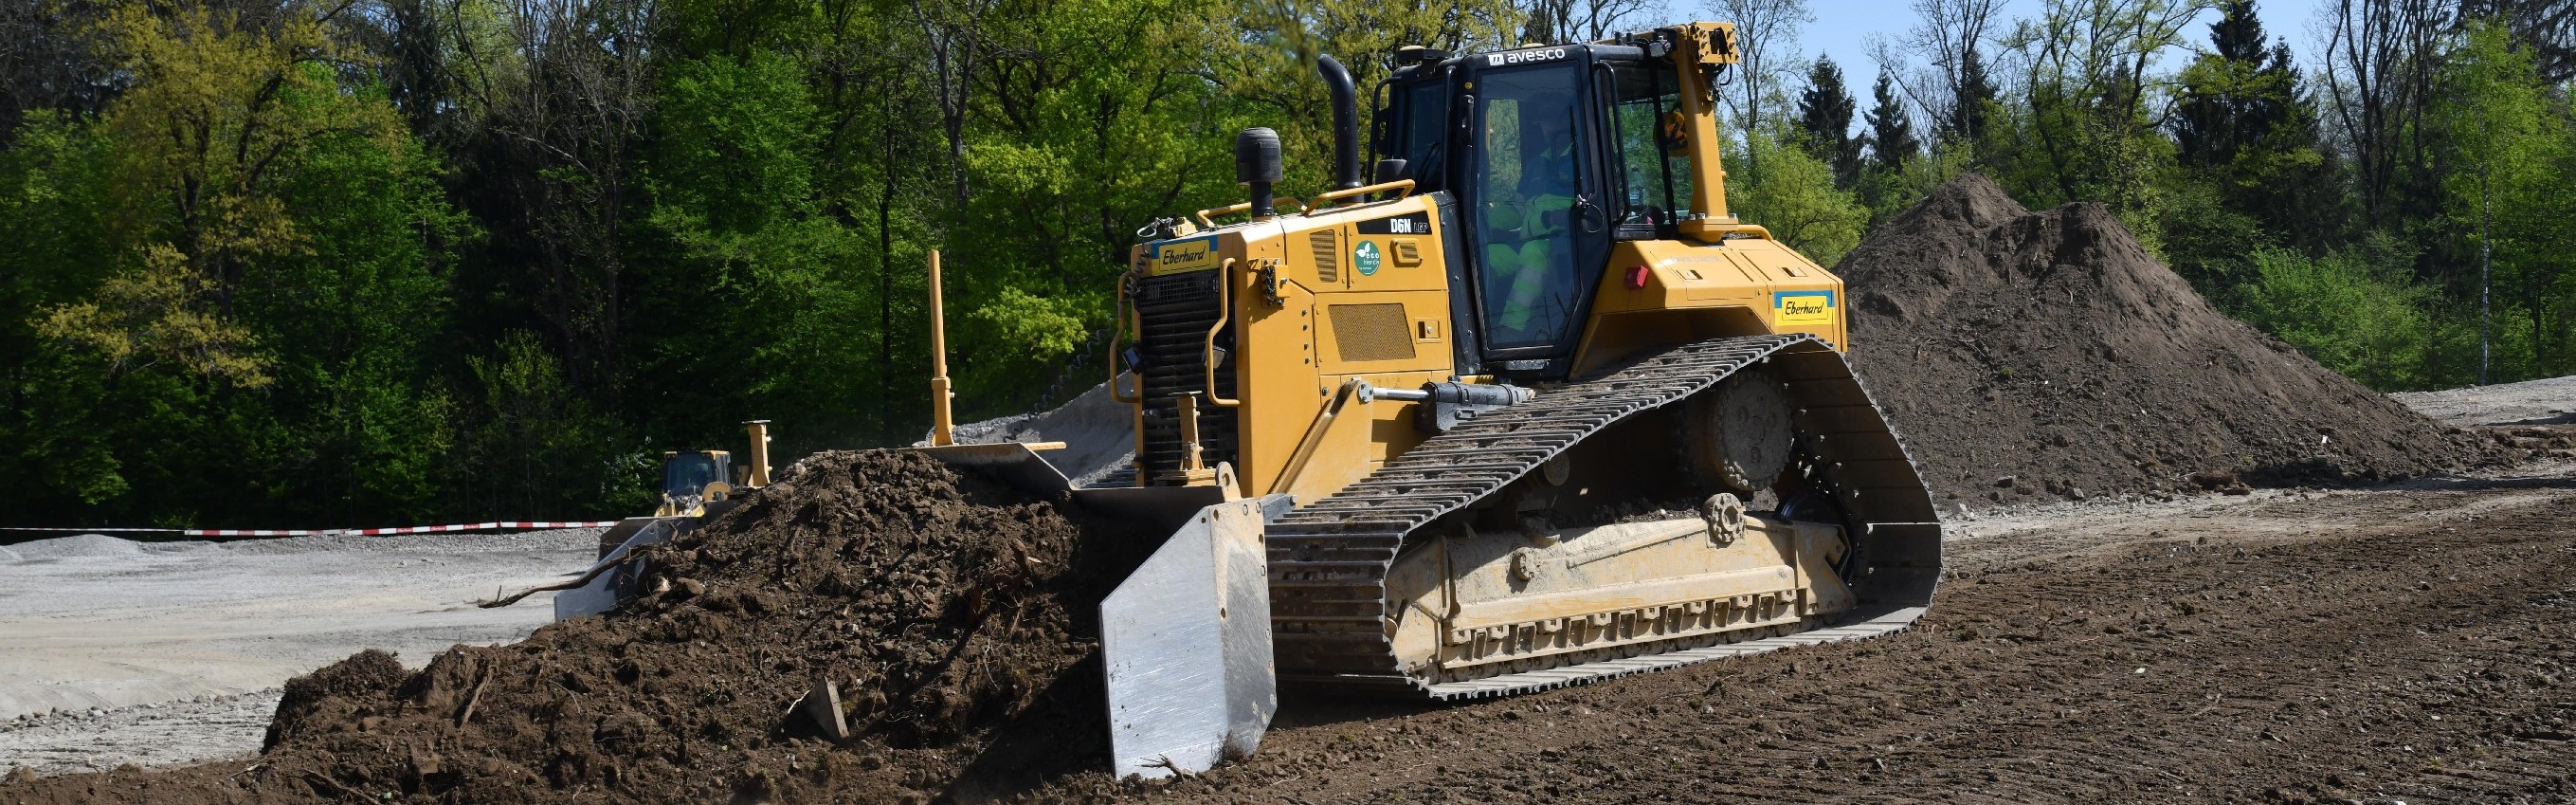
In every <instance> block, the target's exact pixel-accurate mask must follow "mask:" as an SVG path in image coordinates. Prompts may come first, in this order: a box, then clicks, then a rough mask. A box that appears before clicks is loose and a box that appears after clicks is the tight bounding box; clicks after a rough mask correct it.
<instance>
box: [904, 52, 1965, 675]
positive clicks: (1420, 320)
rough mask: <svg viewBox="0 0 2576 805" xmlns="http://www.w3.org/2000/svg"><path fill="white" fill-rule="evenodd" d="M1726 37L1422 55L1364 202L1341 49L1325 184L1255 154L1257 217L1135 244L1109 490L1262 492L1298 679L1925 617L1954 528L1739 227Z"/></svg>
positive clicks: (1146, 234)
mask: <svg viewBox="0 0 2576 805" xmlns="http://www.w3.org/2000/svg"><path fill="white" fill-rule="evenodd" d="M1735 35H1736V33H1735V29H1734V27H1733V26H1732V25H1728V24H1725V23H1707V22H1701V23H1689V24H1682V25H1674V26H1670V27H1665V28H1658V29H1655V30H1651V31H1645V32H1641V33H1636V34H1631V35H1624V36H1618V37H1613V38H1610V39H1606V40H1602V41H1597V42H1591V43H1584V44H1561V45H1546V46H1536V47H1523V48H1519V49H1515V50H1508V51H1502V52H1494V53H1479V54H1473V55H1452V54H1448V53H1441V52H1436V51H1431V50H1426V49H1423V48H1418V47H1417V48H1406V49H1403V50H1401V51H1399V52H1398V53H1396V54H1395V62H1396V64H1397V67H1396V69H1395V70H1394V71H1393V73H1392V75H1391V76H1390V77H1389V78H1388V79H1387V80H1386V81H1385V83H1384V84H1383V85H1382V86H1380V87H1379V88H1378V89H1377V93H1376V94H1377V98H1378V104H1377V108H1376V114H1375V116H1374V120H1375V125H1374V129H1373V131H1372V132H1370V135H1371V136H1370V137H1369V138H1368V139H1369V142H1370V144H1371V149H1372V150H1373V151H1374V153H1375V155H1376V156H1377V157H1378V158H1377V159H1376V160H1375V162H1374V175H1373V176H1371V177H1370V178H1369V179H1368V180H1366V181H1364V180H1363V179H1362V177H1361V170H1360V161H1361V159H1360V153H1359V141H1360V139H1361V138H1360V131H1359V125H1358V123H1357V120H1358V110H1357V103H1358V93H1357V91H1356V88H1355V87H1354V86H1353V85H1352V82H1351V78H1350V75H1349V73H1348V72H1347V71H1345V70H1344V69H1343V68H1342V67H1341V65H1339V64H1338V63H1336V62H1334V61H1333V60H1332V59H1331V58H1330V57H1329V56H1328V57H1325V58H1323V59H1321V60H1320V62H1319V64H1318V68H1319V70H1320V71H1321V73H1322V75H1323V78H1324V80H1325V81H1326V83H1327V84H1328V85H1329V87H1330V89H1331V92H1332V97H1333V100H1334V131H1335V139H1336V143H1335V145H1336V151H1335V153H1336V164H1335V165H1334V170H1333V177H1334V178H1333V181H1332V184H1331V186H1330V187H1328V188H1326V189H1325V190H1324V191H1323V192H1321V193H1317V194H1315V195H1313V196H1312V197H1311V198H1310V199H1309V200H1306V201H1298V200H1295V199H1290V198H1283V197H1280V196H1278V195H1276V194H1275V193H1274V190H1273V183H1275V182H1277V181H1279V180H1280V178H1281V176H1282V174H1283V171H1282V166H1281V164H1280V153H1281V151H1280V147H1279V140H1278V137H1277V135H1276V134H1275V133H1273V132H1272V131H1270V130H1269V129H1259V128H1256V129H1250V130H1246V131H1245V132H1243V133H1242V134H1241V135H1239V136H1238V137H1237V138H1236V141H1235V162H1236V164H1235V167H1236V172H1237V177H1238V179H1239V180H1240V181H1241V182H1242V183H1243V184H1244V185H1245V186H1246V187H1247V188H1248V189H1249V192H1250V198H1249V199H1248V200H1246V201H1245V202H1243V203H1239V204H1235V205H1232V206H1228V207H1223V208H1218V209H1211V210H1201V211H1199V212H1198V213H1197V214H1196V215H1195V216H1193V217H1192V218H1191V219H1188V220H1183V219H1165V220H1161V221H1157V222H1155V223H1154V224H1153V225H1151V226H1148V227H1147V228H1146V229H1145V231H1143V232H1141V233H1139V234H1140V237H1141V239H1142V241H1143V242H1142V243H1141V245H1139V246H1137V247H1136V249H1135V251H1134V252H1133V254H1132V256H1131V266H1130V270H1129V271H1128V272H1127V273H1126V275H1125V277H1124V278H1123V279H1122V280H1121V281H1120V284H1119V288H1118V298H1119V304H1120V316H1121V319H1122V320H1121V322H1120V327H1119V331H1118V338H1116V339H1114V340H1113V342H1112V346H1111V348H1110V349H1111V353H1112V362H1113V365H1114V366H1115V367H1116V368H1115V369H1114V370H1113V372H1114V377H1113V378H1112V380H1111V388H1112V390H1113V391H1114V392H1115V393H1116V394H1117V395H1118V397H1119V399H1120V400H1122V401H1124V402H1127V403H1129V404H1131V405H1133V406H1135V409H1136V420H1135V421H1136V455H1137V459H1136V464H1135V467H1134V472H1133V474H1132V476H1129V477H1125V478H1122V479H1120V480H1119V481H1118V483H1117V485H1119V486H1122V487H1125V488H1126V490H1128V491H1126V492H1124V493H1121V495H1120V496H1121V499H1123V500H1124V501H1127V502H1130V503H1135V502H1144V501H1153V500H1157V499H1160V500H1165V501H1174V502H1177V503H1174V504H1169V505H1167V508H1177V509H1179V510H1183V511H1189V510H1197V509H1198V507H1199V506H1203V505H1207V504H1210V503H1215V502H1221V501H1226V500H1235V499H1256V498H1265V497H1271V496H1278V498H1277V499H1278V500H1279V505H1276V506H1274V507H1273V513H1269V514H1263V515H1261V516H1260V518H1259V519H1260V523H1259V526H1258V530H1259V533H1258V534H1257V535H1255V536H1256V537H1257V540H1258V544H1260V545H1261V546H1263V549H1264V550H1265V551H1266V555H1267V556H1266V576H1267V591H1266V592H1267V609H1268V610H1269V624H1268V626H1269V632H1270V634H1269V639H1270V642H1271V645H1272V646H1273V648H1274V650H1275V651H1274V654H1275V662H1276V666H1277V673H1278V675H1279V678H1280V680H1281V681H1290V682H1306V683H1317V684H1322V685H1326V686H1331V687H1335V688H1339V689H1366V690H1381V691H1389V692H1396V693H1400V694H1403V695H1419V696H1430V697H1434V698H1457V697H1470V696H1483V695H1494V694H1507V693H1513V692H1518V691H1528V690H1538V689H1544V688H1549V687H1554V686H1558V685H1564V684H1568V683H1571V682H1578V681H1582V680H1586V679H1593V678H1599V677H1605V676H1614V675H1618V674H1624V673H1630V672H1634V671H1640V670H1651V669H1654V668H1661V667H1667V666H1671V665H1677V664H1681V663H1684V662H1693V661H1698V660H1705V659H1711V658H1715V657H1722V656H1728V655H1731V654H1739V653H1744V652H1748V651H1758V650H1763V649H1768V648H1775V647H1779V646H1784V645H1793V644H1801V643H1813V642H1820V641H1824V640H1832V639H1846V638H1854V637H1862V636H1867V635H1872V634H1879V633H1883V632H1887V631H1892V630H1895V629H1900V628H1903V627H1904V626H1906V625H1907V624H1909V623H1911V622H1912V621H1913V620H1914V619H1915V618H1916V617H1918V616H1919V615H1920V614H1921V612H1922V611H1923V607H1925V606H1926V605H1928V604H1929V603H1930V601H1931V597H1932V591H1933V586H1934V583H1935V582H1936V580H1937V579H1938V577H1939V573H1940V564H1941V559H1940V557H1941V550H1940V525H1939V518H1938V517H1937V515H1936V514H1935V512H1934V509H1933V504H1932V500H1931V496H1930V494H1929V493H1928V492H1927V491H1926V490H1925V487H1924V484H1923V482H1922V480H1921V478H1920V477H1919V475H1918V474H1917V472H1916V469H1915V467H1914V464H1913V462H1912V461H1911V460H1910V458H1909V457H1908V456H1907V454H1906V452H1905V449H1904V447H1903V445H1901V444H1900V443H1899V442H1898V440H1897V437H1896V435H1895V434H1894V433H1893V432H1891V431H1890V429H1889V427H1888V425H1887V423H1886V421H1885V420H1884V418H1883V417H1882V416H1881V415H1880V412H1879V410H1878V408H1877V407H1876V406H1875V405H1874V404H1873V403H1872V402H1871V400H1870V397H1869V395H1868V393H1867V391H1866V390H1864V389H1863V388H1862V385H1861V383H1860V380H1859V379H1858V378H1856V377H1854V375H1853V373H1852V370H1851V368H1850V366H1849V365H1848V364H1847V363H1846V362H1845V360H1844V359H1843V357H1842V354H1841V352H1842V350H1846V349H1849V348H1850V346H1851V345H1850V343H1849V335H1848V331H1847V329H1846V327H1845V322H1844V309H1845V304H1844V303H1845V296H1844V292H1843V291H1844V289H1843V283H1842V280H1841V279H1840V278H1838V277H1836V276H1834V275H1833V274H1832V273H1830V272H1828V271H1826V270H1825V269H1824V268H1823V267H1821V266H1818V265H1817V264H1815V263H1814V262H1812V261H1810V260H1808V259H1806V258H1805V257H1803V256H1800V255H1799V254H1798V253H1797V252H1795V251H1793V250H1791V249H1790V248H1789V247H1787V246H1786V245H1783V244H1782V243H1780V242H1779V241H1776V240H1773V239H1772V238H1771V236H1770V233H1769V232H1767V231H1766V230H1764V229H1763V228H1762V227H1761V226H1759V225H1758V224H1756V223H1753V222H1746V221H1740V220H1737V219H1736V218H1735V217H1734V216H1732V215H1729V214H1728V212H1727V209H1726V198H1725V183H1724V182H1725V171H1724V169H1723V167H1722V166H1721V165H1720V162H1719V156H1718V155H1719V150H1720V143H1721V140H1720V134H1719V130H1718V126H1717V118H1716V110H1715V108H1714V101H1715V95H1714V93H1715V91H1716V89H1715V88H1716V87H1717V86H1718V85H1719V84H1720V83H1721V82H1722V81H1724V80H1725V73H1726V71H1727V70H1729V69H1731V68H1732V67H1734V65H1735V64H1736V62H1737V43H1736V41H1735ZM934 287H935V283H934ZM939 382H941V383H944V380H942V381H939ZM937 391H938V393H939V396H940V397H941V398H942V399H941V404H942V407H943V408H944V405H945V399H944V398H945V391H946V389H945V387H944V385H941V386H940V387H939V388H938V389H937ZM941 421H942V423H943V424H944V423H945V418H944V416H943V417H942V420H941ZM942 432H943V433H944V430H943V431H942ZM939 443H942V444H944V443H945V442H944V441H941V442H939ZM930 449H932V450H934V451H936V450H943V449H949V448H930ZM1022 452H1025V451H1022ZM952 460H955V459H952ZM987 463H992V461H988V462H987ZM1002 463H1008V462H1002ZM1102 491H1103V492H1104V493H1105V492H1106V491H1107V490H1102ZM1158 495H1159V498H1158ZM1101 497H1102V498H1103V499H1106V498H1108V497H1113V496H1110V495H1106V494H1104V495H1102V496H1101ZM1247 511H1249V510H1247ZM1199 522H1202V523H1204V522H1208V520H1207V518H1206V516H1205V515H1202V517H1201V519H1200V521H1199ZM1212 611H1215V608H1212ZM1113 662H1114V658H1113Z"/></svg>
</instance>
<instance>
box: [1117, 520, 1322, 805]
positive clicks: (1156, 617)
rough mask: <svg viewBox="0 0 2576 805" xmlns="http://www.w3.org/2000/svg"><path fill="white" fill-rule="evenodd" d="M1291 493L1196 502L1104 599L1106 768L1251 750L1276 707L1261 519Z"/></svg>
mask: <svg viewBox="0 0 2576 805" xmlns="http://www.w3.org/2000/svg"><path fill="white" fill-rule="evenodd" d="M1287 511H1288V496H1286V495H1271V496H1269V497H1266V498H1259V499H1245V500H1236V501H1231V502H1226V503H1219V504H1216V505H1213V506H1207V507H1205V508H1202V509H1200V510H1199V511H1198V512H1197V513H1196V514H1195V515H1194V516H1192V517H1191V518H1190V519H1189V521H1188V522H1187V523H1186V524H1184V525H1182V526H1181V528H1180V530H1179V531H1177V532H1175V533H1173V534H1172V536H1171V538H1169V539H1167V540H1165V541H1164V542H1163V546H1162V547H1161V548H1159V549H1157V550H1155V551H1154V555H1153V556H1152V557H1151V558H1148V559H1146V560H1145V563H1144V564H1143V565H1140V566H1138V567H1137V568H1136V572H1134V573H1132V574H1129V575H1128V576H1127V580H1126V581H1124V582H1120V583H1119V585H1118V589H1117V590H1116V591H1114V592H1111V593H1110V594H1109V597H1108V598H1106V599H1104V600H1102V601H1101V602H1100V653H1101V657H1102V659H1103V660H1104V661H1105V664H1106V666H1107V668H1108V679H1109V741H1110V755H1111V758H1110V759H1111V766H1112V769H1111V773H1112V774H1114V775H1117V776H1120V777H1124V776H1127V775H1130V774H1141V775H1144V776H1146V777H1163V776H1168V775H1172V774H1194V773H1197V772H1201V771H1206V770H1207V769H1208V768H1209V767H1212V766H1215V765H1216V763H1217V761H1219V760H1223V759H1226V758H1229V757H1243V756H1246V755H1250V754H1252V751H1253V749H1254V748H1256V747H1258V746H1260V745H1261V735H1262V733H1263V732H1264V731H1266V730H1268V729H1269V728H1270V716H1271V714H1272V713H1274V712H1276V711H1277V710H1278V709H1279V694H1278V691H1279V688H1278V677H1277V669H1276V668H1274V667H1273V664H1272V661H1271V654H1270V574H1269V571H1268V560H1267V557H1266V556H1264V553H1263V550H1262V547H1261V541H1262V523H1263V522H1264V521H1265V520H1268V519H1270V518H1274V517H1277V516H1278V515H1280V514H1283V513H1286V512H1287Z"/></svg>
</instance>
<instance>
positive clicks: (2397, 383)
mask: <svg viewBox="0 0 2576 805" xmlns="http://www.w3.org/2000/svg"><path fill="white" fill-rule="evenodd" d="M2251 259H2252V262H2253V263H2254V274H2255V280H2254V282H2252V283H2250V284H2248V285H2246V286H2244V287H2243V288H2242V289H2241V293H2242V295H2243V306H2242V309H2243V311H2244V315H2245V317H2246V318H2247V320H2249V321H2251V322H2253V323H2254V324H2255V325H2256V326H2259V327H2262V328H2264V329H2266V330H2269V331H2271V332H2272V334H2274V335H2277V336H2280V337H2281V340H2283V341H2288V342H2290V344H2291V345H2292V346H2295V347H2298V348H2299V351H2301V352H2305V353H2307V354H2308V357H2311V358H2315V359H2316V360H2317V362H2318V363H2322V364H2325V365H2326V366H2327V367H2328V368H2332V369H2334V370H2335V371H2338V372H2342V373H2344V374H2346V375H2350V376H2352V377H2353V378H2354V379H2357V380H2360V381H2361V382H2363V383H2367V384H2369V385H2370V386H2372V387H2374V388H2383V389H2401V388H2419V387H2421V386H2422V385H2423V382H2424V379H2425V378H2424V375H2423V368H2424V355H2425V352H2426V349H2427V347H2428V345H2429V344H2430V338H2429V336H2430V335H2431V322H2430V320H2429V319H2430V317H2429V316H2428V315H2427V314H2426V306H2427V303H2428V302H2429V301H2430V300H2431V298H2432V293H2431V289H2429V288H2425V287H2422V286H2420V285H2417V284H2415V283H2414V281H2413V279H2412V278H2411V276H2410V272H2411V265H2410V264H2411V263H2412V261H2413V256H2412V255H2408V254H2403V253H2400V252H2398V251H2397V249H2396V248H2395V246H2394V245H2393V244H2392V243H2391V242H2390V241H2389V240H2388V239H2387V238H2385V237H2384V236H2383V237H2379V238H2376V239H2374V240H2373V241H2372V242H2370V243H2367V244H2363V245H2360V246H2357V247H2355V248H2351V249H2346V250H2340V251H2337V252H2334V253H2330V254H2327V255H2324V256H2321V257H2314V258H2311V257H2308V256H2307V255H2303V254H2300V253H2299V252H2296V251H2293V250H2289V249H2283V248H2278V247H2264V248H2260V249H2256V250H2254V252H2253V254H2252V255H2251Z"/></svg>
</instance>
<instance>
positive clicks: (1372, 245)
mask: <svg viewBox="0 0 2576 805" xmlns="http://www.w3.org/2000/svg"><path fill="white" fill-rule="evenodd" d="M1351 265H1352V267H1355V268H1358V269H1359V270H1360V276H1363V277H1367V276H1373V275H1375V274H1377V241H1373V240H1363V241H1360V245H1359V248H1356V249H1352V250H1351Z"/></svg>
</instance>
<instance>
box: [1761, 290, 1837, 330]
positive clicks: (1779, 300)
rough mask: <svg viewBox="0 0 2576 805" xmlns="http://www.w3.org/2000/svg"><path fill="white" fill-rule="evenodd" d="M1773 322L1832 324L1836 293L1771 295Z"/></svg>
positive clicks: (1780, 293) (1797, 292)
mask: <svg viewBox="0 0 2576 805" xmlns="http://www.w3.org/2000/svg"><path fill="white" fill-rule="evenodd" d="M1771 321H1772V322H1773V323H1775V324H1832V323H1833V321H1834V292H1832V291H1780V292H1777V293H1773V294H1771Z"/></svg>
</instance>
